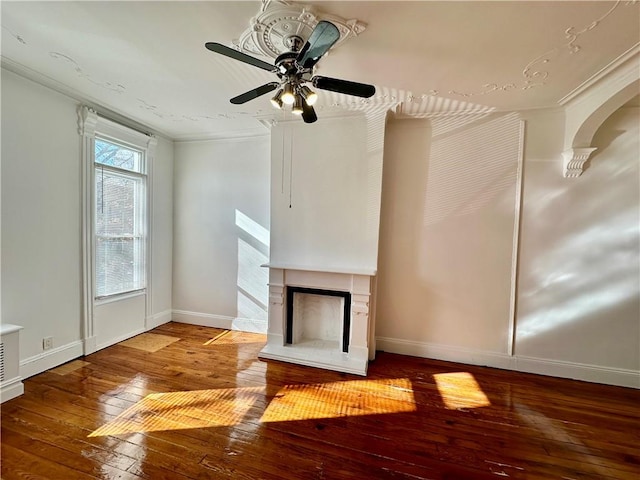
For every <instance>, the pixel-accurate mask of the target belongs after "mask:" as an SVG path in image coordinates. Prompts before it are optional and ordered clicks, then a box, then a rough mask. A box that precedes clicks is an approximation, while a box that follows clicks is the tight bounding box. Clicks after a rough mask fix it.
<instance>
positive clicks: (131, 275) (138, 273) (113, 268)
mask: <svg viewBox="0 0 640 480" xmlns="http://www.w3.org/2000/svg"><path fill="white" fill-rule="evenodd" d="M142 241H143V240H142V239H140V238H102V237H98V238H96V296H98V297H103V296H107V295H113V294H116V293H122V292H128V291H132V290H138V289H141V288H144V280H143V279H144V275H143V271H144V270H143V268H144V262H143V261H141V260H142V258H141V257H142V255H141V252H142Z"/></svg>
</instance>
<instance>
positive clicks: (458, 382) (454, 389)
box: [433, 372, 491, 410]
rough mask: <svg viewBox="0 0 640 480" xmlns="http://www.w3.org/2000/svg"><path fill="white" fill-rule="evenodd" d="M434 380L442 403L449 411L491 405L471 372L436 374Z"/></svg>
mask: <svg viewBox="0 0 640 480" xmlns="http://www.w3.org/2000/svg"><path fill="white" fill-rule="evenodd" d="M433 378H434V379H435V381H436V385H437V386H438V392H439V393H440V396H441V397H442V402H443V403H444V405H445V407H446V408H447V409H449V410H459V409H463V408H478V407H488V406H489V405H491V402H490V401H489V399H488V398H487V396H486V395H485V393H484V392H483V391H482V388H481V387H480V385H479V384H478V382H477V381H476V379H475V377H474V376H473V375H472V374H471V373H469V372H453V373H436V374H434V375H433Z"/></svg>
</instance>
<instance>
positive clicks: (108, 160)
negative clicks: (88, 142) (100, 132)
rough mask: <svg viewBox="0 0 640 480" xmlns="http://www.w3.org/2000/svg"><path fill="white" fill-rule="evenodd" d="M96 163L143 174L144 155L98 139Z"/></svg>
mask: <svg viewBox="0 0 640 480" xmlns="http://www.w3.org/2000/svg"><path fill="white" fill-rule="evenodd" d="M95 153H96V160H95V161H96V163H99V164H102V165H108V166H111V167H118V168H122V169H125V170H131V171H132V172H138V173H142V161H141V160H142V154H141V153H140V152H138V151H135V150H130V149H128V148H125V147H122V146H120V145H115V144H113V143H110V142H107V141H105V140H100V139H98V138H96V143H95Z"/></svg>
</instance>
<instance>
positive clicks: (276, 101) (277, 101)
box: [271, 89, 283, 110]
mask: <svg viewBox="0 0 640 480" xmlns="http://www.w3.org/2000/svg"><path fill="white" fill-rule="evenodd" d="M282 94H283V91H282V89H280V90H278V91H277V92H276V94H275V95H274V97H273V98H272V99H271V105H273V106H274V107H275V108H277V109H278V110H280V109H281V108H282V103H283V102H282Z"/></svg>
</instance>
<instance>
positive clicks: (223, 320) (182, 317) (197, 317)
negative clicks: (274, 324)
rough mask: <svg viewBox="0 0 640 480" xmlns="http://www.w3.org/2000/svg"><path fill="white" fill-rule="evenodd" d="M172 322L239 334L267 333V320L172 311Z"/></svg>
mask: <svg viewBox="0 0 640 480" xmlns="http://www.w3.org/2000/svg"><path fill="white" fill-rule="evenodd" d="M173 321H174V322H179V323H189V324H191V325H200V326H201V327H212V328H224V329H225V330H237V331H241V332H253V333H267V320H256V319H253V318H239V317H229V316H226V315H214V314H212V313H200V312H190V311H187V310H173Z"/></svg>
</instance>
